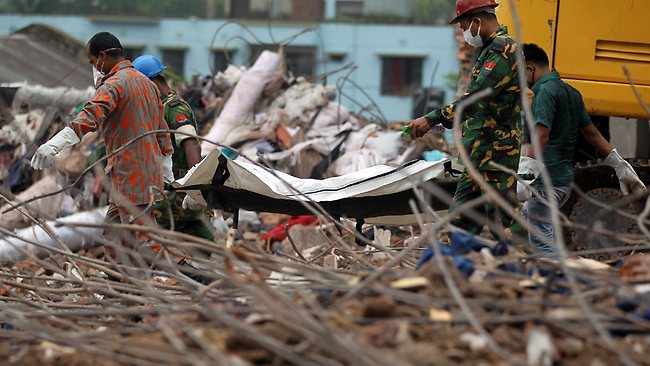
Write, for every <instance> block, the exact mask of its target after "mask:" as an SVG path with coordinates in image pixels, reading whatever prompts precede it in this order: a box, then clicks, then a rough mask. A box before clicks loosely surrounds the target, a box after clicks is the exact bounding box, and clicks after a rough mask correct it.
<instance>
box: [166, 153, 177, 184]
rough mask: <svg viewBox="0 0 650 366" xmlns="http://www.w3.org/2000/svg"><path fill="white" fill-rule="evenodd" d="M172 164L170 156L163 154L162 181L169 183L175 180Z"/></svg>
mask: <svg viewBox="0 0 650 366" xmlns="http://www.w3.org/2000/svg"><path fill="white" fill-rule="evenodd" d="M172 165H173V164H172V156H171V155H163V181H164V182H165V183H171V182H173V181H174V180H175V179H174V172H173V171H172Z"/></svg>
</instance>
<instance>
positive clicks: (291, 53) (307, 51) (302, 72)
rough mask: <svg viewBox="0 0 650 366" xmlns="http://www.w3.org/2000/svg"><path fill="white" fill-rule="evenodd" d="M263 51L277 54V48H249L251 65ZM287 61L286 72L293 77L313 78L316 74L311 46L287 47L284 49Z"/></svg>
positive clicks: (257, 46)
mask: <svg viewBox="0 0 650 366" xmlns="http://www.w3.org/2000/svg"><path fill="white" fill-rule="evenodd" d="M264 50H270V51H273V52H277V47H275V46H269V45H253V46H251V62H250V63H251V64H253V63H255V60H257V58H258V57H259V55H260V54H261V53H262V51H264ZM284 53H285V56H286V60H287V71H289V72H290V73H291V74H293V75H294V76H307V77H309V76H314V73H315V72H316V47H311V46H287V47H285V48H284Z"/></svg>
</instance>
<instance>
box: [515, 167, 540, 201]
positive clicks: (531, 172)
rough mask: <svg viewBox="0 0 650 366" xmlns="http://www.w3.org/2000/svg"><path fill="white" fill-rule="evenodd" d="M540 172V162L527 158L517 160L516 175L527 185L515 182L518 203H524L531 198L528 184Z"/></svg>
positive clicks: (531, 194) (531, 193) (531, 192)
mask: <svg viewBox="0 0 650 366" xmlns="http://www.w3.org/2000/svg"><path fill="white" fill-rule="evenodd" d="M542 170H544V164H542V162H540V161H538V160H535V159H533V158H530V157H528V156H522V157H521V158H519V169H518V170H517V175H518V176H519V178H521V179H523V180H524V181H525V182H526V183H527V184H526V183H524V182H521V181H519V180H517V199H518V200H519V202H526V201H528V200H529V199H530V198H531V197H532V196H533V191H532V190H533V188H531V187H530V186H529V184H530V183H532V182H533V181H534V180H535V179H537V177H539V175H540V174H541V173H542Z"/></svg>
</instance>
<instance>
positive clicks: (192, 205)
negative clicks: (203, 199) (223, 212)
mask: <svg viewBox="0 0 650 366" xmlns="http://www.w3.org/2000/svg"><path fill="white" fill-rule="evenodd" d="M182 207H183V209H184V210H195V211H198V210H204V209H206V208H207V206H205V205H204V204H202V203H199V202H197V201H196V200H195V199H194V198H192V197H190V196H189V195H187V194H186V195H185V198H183V203H182Z"/></svg>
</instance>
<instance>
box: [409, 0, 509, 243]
mask: <svg viewBox="0 0 650 366" xmlns="http://www.w3.org/2000/svg"><path fill="white" fill-rule="evenodd" d="M497 6H498V5H497V4H496V3H495V2H494V0H458V1H457V4H456V13H457V17H456V18H454V19H453V20H452V21H451V22H450V23H451V24H453V23H459V26H460V27H461V29H463V31H464V32H463V33H464V36H465V40H466V41H467V43H469V44H470V45H472V46H474V47H476V48H480V49H481V52H480V54H479V56H478V59H477V61H476V64H475V65H474V68H473V70H472V77H471V80H470V83H469V86H468V89H467V92H466V93H465V95H464V96H463V97H462V98H461V99H460V100H457V101H455V102H453V103H452V104H450V105H448V106H445V107H442V108H437V109H435V110H433V111H432V112H430V113H428V114H427V115H425V116H423V117H420V118H418V119H416V120H415V121H413V122H411V123H410V124H409V126H408V129H407V131H411V134H412V135H413V136H414V137H420V136H422V135H424V134H425V133H426V132H427V131H428V130H429V129H431V127H433V126H435V125H438V124H442V125H443V126H444V127H446V128H452V127H453V119H454V116H455V113H456V108H457V107H458V105H459V104H460V103H461V102H462V101H463V100H464V99H466V98H467V97H469V96H470V95H472V94H474V93H476V92H478V91H481V90H484V89H486V88H492V89H493V90H494V91H493V93H492V94H491V95H489V96H488V97H486V98H484V99H482V100H480V101H478V102H476V103H474V104H472V105H469V106H466V108H465V110H464V113H465V115H464V116H463V120H462V126H461V128H462V138H461V141H462V144H463V146H464V148H465V149H466V150H467V153H468V154H469V160H470V163H471V164H473V165H474V167H475V168H476V169H477V170H478V171H479V172H480V174H481V175H482V176H483V178H484V179H485V181H486V182H487V183H488V184H489V185H490V186H491V187H492V188H494V189H495V190H496V191H497V192H498V193H499V194H500V195H501V196H502V197H503V198H505V199H506V200H507V201H508V202H510V203H512V205H513V207H517V206H518V202H517V197H516V179H515V177H514V176H512V175H509V174H506V173H503V172H501V171H499V170H497V169H496V168H494V167H493V166H491V165H490V164H489V163H490V162H491V161H492V162H495V163H498V164H500V165H503V166H505V167H506V168H509V169H512V170H513V171H517V168H518V165H519V153H520V151H519V149H520V145H521V118H520V113H521V102H520V98H519V93H520V88H519V83H518V81H517V80H518V78H517V66H516V56H515V51H516V50H517V47H518V46H517V43H515V41H514V40H513V39H512V38H511V37H510V36H509V35H508V30H507V28H506V27H501V26H500V25H499V23H498V21H497V18H496V15H495V12H494V8H495V7H497ZM484 194H485V192H483V191H482V190H481V188H480V186H479V185H478V184H477V183H476V182H474V181H473V180H472V179H471V178H470V177H469V175H468V173H467V169H464V171H463V173H462V175H461V178H460V181H459V182H458V187H457V188H456V193H455V194H454V198H453V202H452V205H451V207H450V209H451V210H455V209H457V208H458V207H459V206H460V205H462V204H463V203H466V202H469V201H471V200H473V199H476V198H479V197H481V196H482V195H484ZM479 211H480V212H475V214H476V215H473V217H472V218H470V217H469V216H468V215H465V214H460V213H458V214H457V215H456V217H455V219H454V220H453V221H452V224H453V225H455V226H458V227H460V228H462V229H465V230H467V231H469V232H471V233H473V234H480V233H481V231H482V230H483V226H484V224H485V221H487V223H488V226H489V228H490V231H491V232H492V234H493V235H495V237H496V238H497V239H499V240H501V241H507V242H512V241H513V237H512V234H513V232H515V233H518V232H520V231H521V228H520V226H518V225H516V224H514V221H513V219H512V217H509V216H508V215H506V214H505V213H504V212H503V211H502V210H500V209H499V208H498V207H495V205H494V204H493V203H491V202H487V203H485V204H484V205H483V207H482V209H480V210H479ZM514 239H515V240H516V242H517V243H519V242H520V241H521V239H522V238H520V237H517V238H514Z"/></svg>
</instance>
